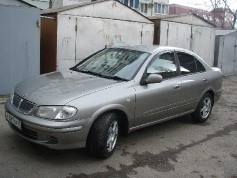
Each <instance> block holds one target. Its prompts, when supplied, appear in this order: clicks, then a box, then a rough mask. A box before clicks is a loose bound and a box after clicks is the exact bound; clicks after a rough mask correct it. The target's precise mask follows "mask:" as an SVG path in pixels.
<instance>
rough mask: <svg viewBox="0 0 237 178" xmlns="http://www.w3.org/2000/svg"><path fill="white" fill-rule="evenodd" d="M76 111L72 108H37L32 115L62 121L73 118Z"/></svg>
mask: <svg viewBox="0 0 237 178" xmlns="http://www.w3.org/2000/svg"><path fill="white" fill-rule="evenodd" d="M76 113H77V109H76V108H75V107H72V106H39V107H38V108H37V109H36V111H35V112H34V115H35V116H36V117H41V118H46V119H55V120H64V119H69V118H71V117H73V116H74V115H75V114H76Z"/></svg>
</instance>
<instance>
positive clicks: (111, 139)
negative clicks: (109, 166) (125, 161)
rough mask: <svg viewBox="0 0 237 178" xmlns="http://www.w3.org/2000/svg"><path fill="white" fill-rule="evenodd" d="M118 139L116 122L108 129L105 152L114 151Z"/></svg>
mask: <svg viewBox="0 0 237 178" xmlns="http://www.w3.org/2000/svg"><path fill="white" fill-rule="evenodd" d="M117 138H118V122H117V121H113V122H112V123H111V125H110V127H109V131H108V139H107V150H108V151H109V152H110V151H112V150H113V149H114V147H115V144H116V142H117Z"/></svg>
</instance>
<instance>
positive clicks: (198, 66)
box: [195, 58, 206, 72]
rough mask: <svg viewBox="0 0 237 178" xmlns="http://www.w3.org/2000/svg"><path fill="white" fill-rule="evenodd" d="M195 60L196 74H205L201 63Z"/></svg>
mask: <svg viewBox="0 0 237 178" xmlns="http://www.w3.org/2000/svg"><path fill="white" fill-rule="evenodd" d="M195 60H196V65H197V72H205V71H206V69H205V67H204V66H203V65H202V63H201V62H200V61H199V60H198V59H196V58H195Z"/></svg>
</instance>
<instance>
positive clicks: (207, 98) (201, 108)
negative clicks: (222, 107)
mask: <svg viewBox="0 0 237 178" xmlns="http://www.w3.org/2000/svg"><path fill="white" fill-rule="evenodd" d="M212 107H213V98H212V96H211V95H210V94H209V93H206V94H204V95H203V97H202V99H201V100H200V102H199V104H198V107H197V109H196V110H195V112H194V113H193V114H192V117H193V119H194V120H195V121H196V122H199V123H202V122H205V121H206V120H207V119H208V118H209V116H210V114H211V111H212Z"/></svg>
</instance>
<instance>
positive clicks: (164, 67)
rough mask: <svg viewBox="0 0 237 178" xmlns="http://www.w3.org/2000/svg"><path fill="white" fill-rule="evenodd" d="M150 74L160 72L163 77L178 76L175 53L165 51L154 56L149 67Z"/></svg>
mask: <svg viewBox="0 0 237 178" xmlns="http://www.w3.org/2000/svg"><path fill="white" fill-rule="evenodd" d="M147 73H148V74H154V73H156V74H159V75H161V76H162V77H163V79H167V78H171V77H175V76H177V72H176V65H175V59H174V53H170V52H169V53H164V54H161V55H157V56H155V57H154V59H153V61H152V62H151V63H150V65H149V66H148V68H147Z"/></svg>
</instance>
